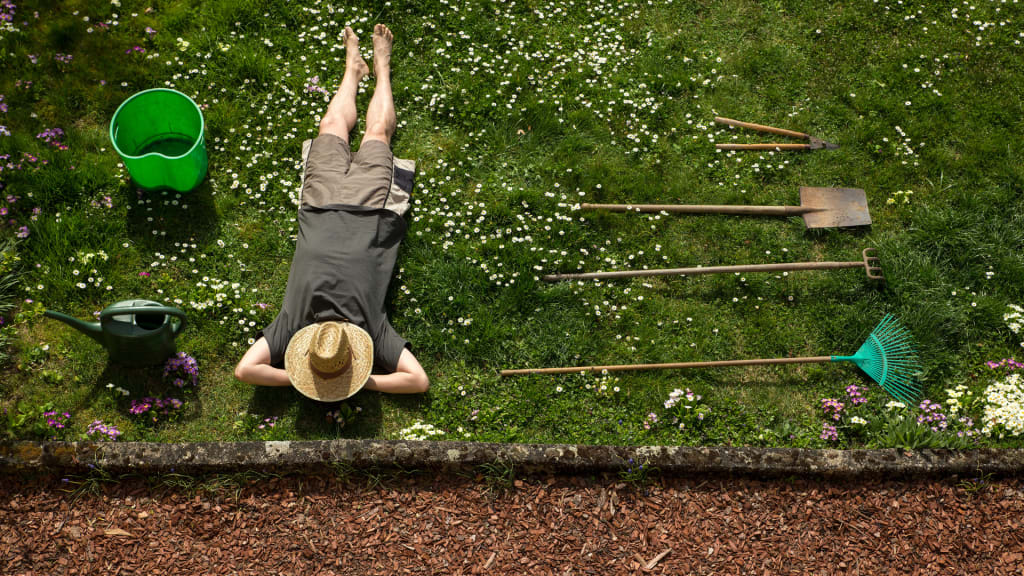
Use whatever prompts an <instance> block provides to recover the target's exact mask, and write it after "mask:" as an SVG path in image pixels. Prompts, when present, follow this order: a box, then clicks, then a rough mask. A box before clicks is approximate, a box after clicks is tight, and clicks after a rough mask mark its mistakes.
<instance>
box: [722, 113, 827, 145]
mask: <svg viewBox="0 0 1024 576" xmlns="http://www.w3.org/2000/svg"><path fill="white" fill-rule="evenodd" d="M715 122H718V123H719V124H728V125H729V126H735V127H737V128H748V129H750V130H757V131H758V132H769V133H771V134H778V135H779V136H789V137H790V138H803V139H805V140H809V139H810V138H811V136H810V134H804V133H803V132H796V131H794V130H786V129H784V128H773V127H772V126H764V125H762V124H753V123H751V122H740V121H739V120H733V119H731V118H722V117H720V116H716V117H715Z"/></svg>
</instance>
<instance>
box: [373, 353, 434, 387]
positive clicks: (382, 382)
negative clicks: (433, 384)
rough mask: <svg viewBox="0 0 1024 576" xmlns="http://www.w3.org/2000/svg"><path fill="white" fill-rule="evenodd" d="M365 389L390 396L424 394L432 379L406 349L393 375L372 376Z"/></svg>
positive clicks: (399, 358)
mask: <svg viewBox="0 0 1024 576" xmlns="http://www.w3.org/2000/svg"><path fill="white" fill-rule="evenodd" d="M364 388H366V389H367V390H376V391H378V392H385V393H388V394H422V393H424V392H426V391H427V389H428V388H430V379H429V378H427V373H426V372H424V371H423V367H422V366H420V363H419V360H416V357H415V356H413V354H412V352H410V351H409V349H408V348H405V349H403V350H402V355H401V356H399V357H398V367H397V368H396V369H395V371H394V372H393V373H391V374H374V375H372V376H370V379H369V380H367V381H366V386H364Z"/></svg>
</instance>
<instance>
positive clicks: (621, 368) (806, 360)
mask: <svg viewBox="0 0 1024 576" xmlns="http://www.w3.org/2000/svg"><path fill="white" fill-rule="evenodd" d="M831 361H832V357H831V356H805V357H803V358H766V359H758V360H715V361H711V362H671V363H668V364H617V365H613V366H577V367H565V368H522V369H518V370H502V371H501V375H502V376H522V375H525V374H575V373H578V372H600V371H603V370H607V371H608V372H627V371H634V370H677V369H681V368H715V367H718V366H756V365H764V364H810V363H816V362H831Z"/></svg>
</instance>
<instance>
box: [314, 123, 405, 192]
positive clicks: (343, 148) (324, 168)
mask: <svg viewBox="0 0 1024 576" xmlns="http://www.w3.org/2000/svg"><path fill="white" fill-rule="evenodd" d="M392 178H394V156H393V155H392V154H391V147H390V146H388V145H387V144H385V143H384V142H381V141H380V140H368V141H366V142H363V145H362V146H360V147H359V151H358V152H356V154H355V156H353V155H352V150H351V149H350V148H349V145H348V142H345V141H344V140H342V139H341V138H339V137H338V136H335V135H334V134H321V135H319V136H317V137H316V138H315V139H314V140H313V143H312V145H311V146H310V148H309V155H308V156H307V157H306V172H305V179H304V181H303V184H302V205H303V206H316V207H322V206H328V205H330V204H347V205H349V206H372V207H377V208H384V207H385V206H387V205H388V200H389V195H390V192H391V181H392Z"/></svg>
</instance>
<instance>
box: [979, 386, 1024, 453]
mask: <svg viewBox="0 0 1024 576" xmlns="http://www.w3.org/2000/svg"><path fill="white" fill-rule="evenodd" d="M984 401H985V409H984V413H983V415H982V432H984V433H985V434H987V435H989V436H998V437H999V438H1004V437H1005V436H1007V435H1010V436H1020V435H1021V433H1024V378H1021V373H1020V372H1013V373H1010V374H1007V375H1006V376H1005V377H1004V378H1002V379H1001V380H997V381H996V382H993V383H992V384H990V385H989V386H988V387H987V388H985V394H984Z"/></svg>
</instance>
